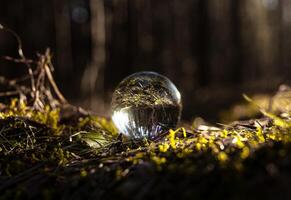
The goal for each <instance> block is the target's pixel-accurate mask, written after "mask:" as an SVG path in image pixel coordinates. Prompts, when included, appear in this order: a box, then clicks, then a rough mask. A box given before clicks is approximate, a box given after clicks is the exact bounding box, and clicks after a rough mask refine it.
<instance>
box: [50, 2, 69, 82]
mask: <svg viewBox="0 0 291 200" xmlns="http://www.w3.org/2000/svg"><path fill="white" fill-rule="evenodd" d="M53 5H54V20H55V29H56V51H57V53H56V55H57V58H56V59H57V63H58V69H59V71H58V73H59V74H61V77H62V79H63V80H65V79H66V78H68V74H70V71H72V70H73V69H72V68H73V63H72V47H71V22H70V10H69V1H68V0H54V1H53Z"/></svg>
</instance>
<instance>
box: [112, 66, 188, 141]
mask: <svg viewBox="0 0 291 200" xmlns="http://www.w3.org/2000/svg"><path fill="white" fill-rule="evenodd" d="M181 112H182V102H181V94H180V92H179V91H178V89H177V88H176V86H175V85H174V84H173V83H172V82H171V81H170V80H169V79H168V78H167V77H165V76H163V75H160V74H158V73H155V72H146V71H145V72H138V73H135V74H132V75H130V76H128V77H126V78H125V79H124V80H122V81H121V82H120V83H119V85H118V86H117V88H116V89H115V91H114V93H113V96H112V102H111V114H112V120H113V123H114V124H115V126H116V127H117V129H118V130H119V131H120V133H122V134H124V135H126V136H128V137H130V138H133V139H142V138H148V139H154V138H155V137H157V136H159V135H160V134H161V133H163V132H165V131H168V130H169V129H170V128H175V127H176V125H177V123H178V122H179V120H180V117H181Z"/></svg>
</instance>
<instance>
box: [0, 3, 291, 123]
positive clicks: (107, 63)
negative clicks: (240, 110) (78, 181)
mask: <svg viewBox="0 0 291 200" xmlns="http://www.w3.org/2000/svg"><path fill="white" fill-rule="evenodd" d="M0 23H1V24H3V25H5V26H7V27H9V28H11V29H13V30H15V32H17V33H18V34H19V36H20V37H21V38H22V42H23V49H24V51H25V53H26V55H27V57H31V58H36V52H44V51H45V49H46V48H47V47H50V48H51V50H52V52H53V56H54V57H53V63H54V66H55V72H54V74H55V77H56V80H57V83H58V84H59V86H60V89H61V91H62V92H63V93H64V95H65V96H66V97H67V98H68V99H69V100H70V102H72V103H74V104H77V105H82V106H83V107H85V108H88V109H92V110H94V111H96V112H97V113H99V114H102V115H105V116H108V113H109V112H108V111H109V104H110V98H111V94H112V91H113V90H114V87H116V85H117V84H118V83H119V82H120V81H121V80H122V79H123V78H124V77H126V76H127V75H129V74H131V73H134V72H137V71H142V70H152V71H156V72H159V73H162V74H164V75H166V76H168V77H169V78H170V79H171V80H172V81H173V82H174V83H175V84H176V85H177V87H178V88H179V89H180V91H181V93H182V97H183V103H184V112H183V118H184V119H187V120H190V119H192V118H193V117H195V116H202V117H207V118H208V119H216V118H217V114H218V112H219V111H220V110H222V109H225V108H227V107H229V106H230V105H231V104H232V103H233V102H235V101H237V100H241V99H242V98H241V94H242V93H248V94H252V93H258V92H259V93H268V92H269V93H270V92H274V91H275V90H276V88H277V87H278V86H279V85H280V84H281V83H288V82H289V80H290V78H289V77H290V69H291V67H290V65H291V59H290V55H291V2H290V1H289V0H281V1H279V0H235V1H234V0H51V1H48V0H9V1H8V0H1V3H0ZM16 52H17V43H16V41H15V39H14V38H13V37H11V35H9V34H7V33H4V32H0V55H10V56H16V55H17V54H16ZM22 73H25V68H24V67H22V66H19V65H15V64H12V63H10V62H7V61H5V60H1V62H0V75H1V76H7V77H15V76H19V75H21V74H22Z"/></svg>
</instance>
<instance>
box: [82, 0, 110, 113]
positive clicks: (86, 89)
mask: <svg viewBox="0 0 291 200" xmlns="http://www.w3.org/2000/svg"><path fill="white" fill-rule="evenodd" d="M90 9H91V38H92V55H91V63H90V64H89V66H88V67H87V68H86V69H85V72H84V75H83V77H82V82H81V89H82V92H83V93H85V94H87V95H89V99H90V100H89V101H90V102H89V104H90V107H91V108H98V111H100V112H103V111H104V100H103V98H104V67H105V61H106V46H105V43H106V37H105V9H104V1H103V0H90ZM96 98H97V99H96ZM97 106H98V107H97Z"/></svg>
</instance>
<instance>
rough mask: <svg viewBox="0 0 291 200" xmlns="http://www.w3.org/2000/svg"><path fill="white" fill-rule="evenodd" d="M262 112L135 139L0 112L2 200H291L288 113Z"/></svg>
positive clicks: (49, 115) (94, 125)
mask: <svg viewBox="0 0 291 200" xmlns="http://www.w3.org/2000/svg"><path fill="white" fill-rule="evenodd" d="M248 100H250V99H248ZM285 100H287V104H288V102H290V99H288V98H286V99H285ZM250 101H251V100H250ZM253 104H254V103H253V102H251V103H250V105H251V106H252V105H253ZM282 105H284V104H282ZM256 106H259V105H256ZM257 110H258V111H260V112H261V114H262V117H261V118H259V119H251V120H248V121H236V122H233V123H230V124H228V125H220V126H216V127H214V126H206V125H197V124H195V123H193V124H192V125H191V124H185V126H184V127H180V128H178V129H177V130H168V131H166V132H165V133H164V135H162V136H160V137H159V138H156V139H155V140H154V141H148V140H143V141H131V140H129V139H127V138H124V137H122V136H121V135H119V134H118V132H117V130H116V128H115V127H114V126H113V124H112V123H111V122H110V121H108V120H107V119H104V118H100V117H96V116H91V115H84V114H80V113H78V112H77V111H76V112H75V113H74V112H73V114H72V115H70V117H68V118H66V119H64V117H63V116H62V113H63V111H62V108H56V109H52V108H51V107H50V106H46V107H45V109H44V110H43V111H41V112H40V111H36V110H35V109H33V108H31V107H29V106H27V105H26V104H25V103H23V102H21V101H19V100H18V99H13V100H12V101H11V103H10V105H7V106H5V108H3V109H2V112H1V113H0V191H1V193H0V199H26V198H41V199H56V198H57V199H59V198H62V199H202V198H203V199H205V198H216V199H222V198H224V199H225V198H226V199H245V198H251V199H257V198H265V199H270V198H278V196H280V197H286V198H287V197H288V196H289V195H291V192H290V190H289V188H288V187H289V185H290V182H291V120H290V111H288V110H286V111H285V112H282V110H284V109H281V112H280V113H277V114H276V115H275V114H273V112H272V113H271V112H267V111H266V110H265V109H260V108H257Z"/></svg>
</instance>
